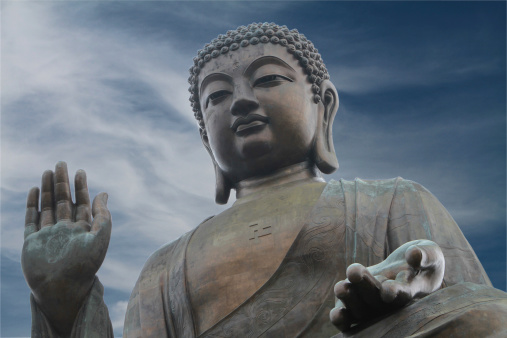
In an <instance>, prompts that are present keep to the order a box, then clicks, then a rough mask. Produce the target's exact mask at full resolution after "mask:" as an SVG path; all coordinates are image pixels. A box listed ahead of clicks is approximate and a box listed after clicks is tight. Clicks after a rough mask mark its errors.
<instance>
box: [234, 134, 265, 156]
mask: <svg viewBox="0 0 507 338" xmlns="http://www.w3.org/2000/svg"><path fill="white" fill-rule="evenodd" d="M262 136H263V135H259V134H256V135H249V136H247V137H245V138H244V139H243V140H241V141H242V142H241V144H240V153H241V156H242V157H243V159H244V160H246V161H249V160H253V159H258V158H260V157H262V156H264V155H266V154H268V153H269V152H270V151H271V150H272V144H271V142H270V141H269V140H267V139H266V137H262Z"/></svg>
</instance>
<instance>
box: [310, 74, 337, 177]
mask: <svg viewBox="0 0 507 338" xmlns="http://www.w3.org/2000/svg"><path fill="white" fill-rule="evenodd" d="M320 93H321V96H322V104H323V105H324V109H323V111H319V119H318V123H317V132H316V137H315V145H314V150H313V160H314V162H315V165H316V166H317V168H319V170H320V171H321V172H323V173H324V174H330V173H332V172H334V171H335V170H336V169H338V159H337V158H336V153H335V151H334V144H333V121H334V117H335V116H336V112H337V110H338V102H339V101H338V92H337V91H336V88H335V86H334V85H333V83H332V82H331V81H329V80H324V81H323V82H322V84H321V86H320ZM319 104H320V103H319Z"/></svg>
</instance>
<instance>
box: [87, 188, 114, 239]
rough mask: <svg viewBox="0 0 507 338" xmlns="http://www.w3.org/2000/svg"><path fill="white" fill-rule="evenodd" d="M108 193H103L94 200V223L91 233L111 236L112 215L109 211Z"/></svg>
mask: <svg viewBox="0 0 507 338" xmlns="http://www.w3.org/2000/svg"><path fill="white" fill-rule="evenodd" d="M107 199H108V196H107V193H105V192H102V193H100V194H98V195H97V196H96V197H95V198H94V199H93V205H92V214H93V223H92V229H91V232H92V233H94V234H99V233H104V235H106V236H109V235H110V234H111V214H110V213H109V210H108V209H107Z"/></svg>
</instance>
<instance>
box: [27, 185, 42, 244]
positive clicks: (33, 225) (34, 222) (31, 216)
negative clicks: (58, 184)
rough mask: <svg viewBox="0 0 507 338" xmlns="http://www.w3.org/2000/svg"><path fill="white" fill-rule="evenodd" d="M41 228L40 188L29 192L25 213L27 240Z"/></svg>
mask: <svg viewBox="0 0 507 338" xmlns="http://www.w3.org/2000/svg"><path fill="white" fill-rule="evenodd" d="M38 226H39V188H37V187H34V188H32V189H30V191H29V192H28V197H27V199H26V213H25V238H27V237H28V236H29V235H31V234H33V233H34V232H37V230H39V229H38Z"/></svg>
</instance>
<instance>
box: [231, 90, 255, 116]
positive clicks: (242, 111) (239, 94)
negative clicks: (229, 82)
mask: <svg viewBox="0 0 507 338" xmlns="http://www.w3.org/2000/svg"><path fill="white" fill-rule="evenodd" d="M258 107H259V101H258V100H257V97H255V94H254V92H253V90H252V88H251V87H250V86H249V85H247V84H243V85H237V86H235V88H234V92H233V94H232V105H231V113H232V114H233V115H243V116H246V115H248V114H249V113H251V112H252V111H254V110H256V109H257V108H258Z"/></svg>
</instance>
